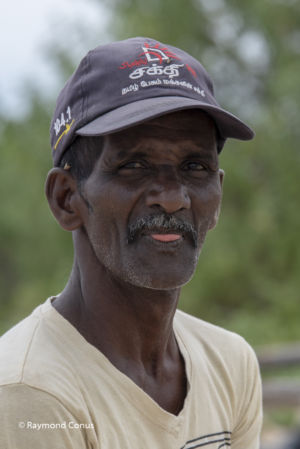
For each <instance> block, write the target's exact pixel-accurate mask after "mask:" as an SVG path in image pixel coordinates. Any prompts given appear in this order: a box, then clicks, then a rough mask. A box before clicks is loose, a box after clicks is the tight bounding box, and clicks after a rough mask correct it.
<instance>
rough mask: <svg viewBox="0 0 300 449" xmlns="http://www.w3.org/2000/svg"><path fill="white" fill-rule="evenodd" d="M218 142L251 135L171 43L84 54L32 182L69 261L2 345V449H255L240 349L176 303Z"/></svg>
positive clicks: (192, 261)
mask: <svg viewBox="0 0 300 449" xmlns="http://www.w3.org/2000/svg"><path fill="white" fill-rule="evenodd" d="M228 137H235V138H239V139H243V140H247V139H251V138H252V137H253V132H252V131H251V130H250V129H249V128H248V127H247V126H246V125H245V124H244V123H242V122H241V121H240V120H239V119H237V118H236V117H234V116H233V115H231V114H230V113H229V112H227V111H224V110H223V109H222V108H221V107H220V106H219V105H218V103H217V102H216V100H215V98H214V93H213V87H212V82H211V80H210V78H209V76H208V74H207V73H206V72H205V70H204V68H203V67H202V66H201V64H200V63H199V62H198V61H196V60H195V59H194V58H192V57H191V56H190V55H188V54H187V53H185V52H183V51H182V50H179V49H177V48H174V47H171V46H169V45H168V46H167V45H164V44H161V43H159V42H157V41H155V40H153V39H148V38H134V39H129V40H126V41H122V42H116V43H113V44H109V45H105V46H100V47H98V48H96V49H95V50H93V51H91V52H90V53H89V54H88V55H87V56H86V57H85V58H84V59H83V60H82V62H81V63H80V65H79V67H78V69H77V70H76V72H75V73H74V74H73V75H72V77H71V78H70V79H69V81H68V82H67V84H66V86H65V87H64V89H63V90H62V92H61V93H60V95H59V98H58V101H57V106H56V111H55V113H54V117H53V121H52V124H51V145H52V150H53V159H54V165H55V167H54V168H53V169H52V170H50V172H49V175H48V179H47V182H46V194H47V198H48V201H49V205H50V208H51V210H52V212H53V214H54V216H55V218H56V219H57V221H58V223H59V224H60V225H61V226H62V228H64V229H66V230H68V231H72V234H73V242H74V265H73V269H72V273H71V276H70V279H69V281H68V283H67V285H66V287H65V289H64V290H63V292H62V293H61V294H60V295H58V296H57V297H54V298H50V299H48V300H47V301H46V302H45V303H44V304H42V305H41V306H39V307H38V308H37V309H36V310H35V311H34V312H33V313H32V314H31V315H30V316H29V317H27V318H26V319H25V320H23V321H22V322H21V323H19V324H18V325H17V326H15V327H14V328H13V329H11V330H10V331H9V332H8V333H6V334H5V335H4V336H3V337H2V339H1V344H0V348H1V349H0V360H1V364H0V366H1V368H0V381H1V385H2V386H1V390H0V391H1V405H2V428H1V434H0V435H1V436H0V442H1V445H0V446H1V448H3V449H4V448H5V449H10V448H14V449H15V448H18V449H21V448H31V449H32V448H33V449H35V448H36V449H43V448H45V449H47V448H55V449H60V448H68V449H71V448H72V449H79V448H80V449H83V448H89V449H92V448H93V449H96V448H97V449H98V448H101V449H104V448H105V449H108V448H110V449H111V448H120V449H121V448H122V449H127V448H128V449H129V448H131V449H132V448H136V449H138V448H139V449H140V448H155V449H160V448H161V449H162V448H164V449H166V448H172V449H175V448H176V449H180V448H184V449H192V448H198V447H207V448H209V449H217V448H223V447H230V446H231V447H232V448H234V449H257V448H258V447H259V433H260V427H261V385H260V376H259V371H258V367H257V362H256V358H255V356H254V353H253V351H252V349H251V348H250V347H249V346H248V344H247V343H246V342H245V341H244V340H243V339H242V338H241V337H239V336H237V335H235V334H233V333H231V332H229V331H225V330H223V329H221V328H218V327H216V326H213V325H211V324H208V323H205V322H203V321H201V320H199V319H196V318H194V317H191V316H189V315H187V314H185V313H183V312H181V311H176V307H177V303H178V299H179V294H180V288H181V286H182V285H183V284H185V283H187V282H188V281H189V279H190V278H191V276H192V275H193V273H194V270H195V267H196V264H197V261H198V257H199V254H200V251H201V248H202V245H203V242H204V239H205V236H206V233H207V231H208V230H210V229H212V228H213V227H214V226H215V225H216V223H217V220H218V216H219V211H220V203H221V193H222V180H223V172H222V170H220V169H219V166H218V153H219V152H220V151H221V149H222V147H223V145H224V142H225V140H226V138H228Z"/></svg>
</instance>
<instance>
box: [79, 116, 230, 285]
mask: <svg viewBox="0 0 300 449" xmlns="http://www.w3.org/2000/svg"><path fill="white" fill-rule="evenodd" d="M221 176H222V175H221V173H220V171H219V168H218V155H217V149H216V137H215V126H214V124H213V122H212V120H211V119H210V118H209V117H208V116H207V115H206V114H205V113H203V112H201V111H194V110H192V111H191V110H190V111H180V112H177V113H173V114H169V115H166V116H164V117H160V118H158V119H155V120H152V121H149V122H147V123H144V124H142V125H139V126H136V127H132V128H130V129H128V130H124V131H121V132H119V133H115V134H111V135H108V136H105V138H104V147H103V151H102V154H101V156H100V158H99V160H98V161H97V163H96V165H95V168H94V170H93V172H92V174H91V175H90V177H89V178H88V179H87V180H86V182H85V183H84V185H83V186H82V196H83V197H84V199H85V201H84V206H83V209H82V210H83V214H82V215H83V216H82V218H83V226H84V228H85V232H86V235H87V238H88V240H89V243H90V245H91V247H92V248H93V251H94V254H95V256H96V259H97V261H98V263H99V264H101V265H103V266H104V267H105V268H106V269H107V270H109V272H110V274H111V275H112V276H113V277H115V278H117V279H119V280H123V281H126V282H129V283H131V284H134V285H136V286H140V287H147V288H152V289H173V288H177V287H180V286H182V285H183V284H185V283H186V282H187V281H188V280H189V279H190V278H191V276H192V275H193V273H194V270H195V268H196V264H197V261H198V257H199V254H200V250H201V248H202V245H203V242H204V239H205V236H206V233H207V231H208V230H209V229H210V228H212V227H214V225H215V224H216V219H217V215H218V211H219V207H220V201H221ZM87 205H88V206H89V207H87Z"/></svg>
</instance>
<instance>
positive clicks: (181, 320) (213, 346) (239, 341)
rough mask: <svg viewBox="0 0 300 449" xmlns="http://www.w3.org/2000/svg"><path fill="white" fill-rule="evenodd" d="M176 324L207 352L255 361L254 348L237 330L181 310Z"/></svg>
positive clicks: (186, 335)
mask: <svg viewBox="0 0 300 449" xmlns="http://www.w3.org/2000/svg"><path fill="white" fill-rule="evenodd" d="M175 326H176V327H177V328H178V330H179V332H181V333H183V335H184V336H185V338H186V339H187V340H188V344H189V345H191V346H192V347H193V348H194V347H195V348H196V347H201V349H202V350H204V351H205V352H206V353H208V354H214V356H217V355H218V357H220V358H222V359H227V360H232V359H233V358H239V359H240V360H241V361H242V360H244V362H246V359H249V358H250V359H252V360H253V361H254V362H255V359H256V356H255V353H254V350H253V349H252V347H251V346H250V345H249V343H248V342H247V341H246V340H245V339H244V338H243V337H242V336H241V335H239V334H237V333H235V332H232V331H230V330H227V329H224V328H222V327H220V326H217V325H215V324H212V323H209V322H207V321H204V320H202V319H200V318H197V317H195V316H192V315H189V314H188V313H185V312H183V311H181V310H177V312H176V318H175Z"/></svg>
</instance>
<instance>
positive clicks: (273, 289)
mask: <svg viewBox="0 0 300 449" xmlns="http://www.w3.org/2000/svg"><path fill="white" fill-rule="evenodd" d="M94 3H95V5H97V4H98V2H97V1H96V0H94ZM102 3H106V8H107V9H108V10H109V11H110V14H109V16H108V24H107V30H108V32H109V33H110V35H111V36H112V38H115V39H119V38H120V39H123V38H126V37H132V36H138V35H143V36H150V37H155V38H156V39H158V40H161V41H162V42H164V43H169V44H172V45H175V46H179V47H181V48H183V49H185V50H187V51H189V52H190V53H191V54H193V55H194V56H195V57H197V58H199V59H200V60H201V61H202V63H203V64H204V66H205V67H206V68H207V70H208V71H209V73H211V74H212V76H213V78H214V80H215V87H216V96H217V98H218V99H219V101H220V103H221V104H222V105H223V106H224V107H227V108H228V109H229V110H231V111H232V112H233V113H236V114H238V115H239V116H240V117H241V118H243V119H244V120H246V121H248V123H249V124H251V125H252V126H253V127H254V128H255V131H256V138H255V139H254V140H253V141H252V142H248V143H243V142H237V141H230V142H228V143H227V144H226V147H225V150H224V152H223V153H222V154H221V166H222V167H223V168H224V169H225V172H226V176H225V182H224V198H223V211H222V214H221V219H220V222H219V225H218V226H217V228H216V229H215V230H214V231H212V232H211V233H210V235H209V236H208V238H207V242H206V245H205V247H204V250H203V252H202V255H201V257H200V262H199V266H198V269H197V273H196V275H195V277H194V279H193V281H192V282H191V283H190V284H188V285H187V286H186V287H184V289H183V294H182V300H181V304H180V305H181V307H182V308H183V309H184V310H186V311H188V312H190V313H193V314H195V315H197V316H199V317H201V318H203V319H206V320H209V321H211V322H213V323H216V324H219V325H221V326H224V327H226V328H229V329H231V330H234V331H237V332H239V333H240V334H242V335H243V336H244V337H246V338H247V339H248V340H249V341H250V342H251V343H253V344H260V343H264V344H265V343H268V342H273V341H284V340H286V341H287V340H297V339H298V340H300V326H299V299H300V298H299V287H300V282H299V273H300V245H299V229H300V208H299V193H300V191H299V190H300V189H299V187H300V186H299V162H300V151H299V150H300V149H299V138H300V126H299V115H300V83H299V73H300V58H299V55H300V3H299V2H296V1H292V0H286V1H283V0H273V1H271V0H264V1H262V0H251V1H250V0H247V1H244V2H238V1H236V0H228V1H227V2H225V1H222V0H209V1H205V0H185V1H182V0H172V1H171V0H164V1H158V0H153V1H152V2H151V3H149V2H146V1H145V0H110V1H109V2H108V1H107V2H102ZM101 31H103V30H101ZM99 43H100V42H99ZM62 53H63V52H62ZM53 58H56V61H57V62H58V63H57V67H58V70H61V68H60V64H61V66H64V67H66V65H64V64H62V61H63V59H62V58H63V54H62V55H59V59H57V58H58V55H57V54H55V56H53ZM67 62H68V67H69V65H70V64H69V62H70V61H67ZM67 72H68V74H69V73H70V69H69V68H68V70H67ZM52 110H53V104H51V105H49V104H45V103H42V102H41V101H39V100H38V97H37V96H36V95H32V108H31V113H30V114H29V115H28V116H26V117H25V118H24V119H23V120H22V121H18V122H14V121H9V122H8V121H5V120H4V119H3V120H2V125H1V129H0V133H1V134H0V137H1V141H0V150H1V158H2V161H1V162H2V163H1V165H0V182H1V189H0V195H1V216H0V267H1V270H0V289H1V299H0V330H1V331H2V332H3V331H4V330H6V329H7V328H9V327H10V326H11V325H12V324H13V323H15V322H17V321H18V320H19V319H20V318H22V317H23V316H25V315H26V314H28V313H30V311H31V310H32V308H33V307H34V306H35V305H37V304H38V303H40V302H42V301H44V300H45V299H46V297H47V296H48V295H51V294H56V293H58V292H59V291H60V290H61V289H62V288H63V286H64V283H65V282H66V280H67V278H68V274H69V271H70V269H71V265H72V241H71V236H70V235H69V234H68V233H66V232H64V231H62V230H61V229H60V228H59V227H58V225H57V224H56V223H55V221H54V219H53V218H52V216H51V214H50V212H49V210H48V206H47V204H46V200H45V197H44V193H43V185H44V181H45V177H46V174H47V171H48V169H49V168H50V167H51V156H50V147H49V143H48V142H49V139H48V129H49V123H50V116H51V112H52ZM4 112H5V111H2V115H3V117H4V115H5V114H4ZM0 114H1V111H0Z"/></svg>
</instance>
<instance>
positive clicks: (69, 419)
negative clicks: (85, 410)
mask: <svg viewBox="0 0 300 449" xmlns="http://www.w3.org/2000/svg"><path fill="white" fill-rule="evenodd" d="M0 417H1V418H0V419H1V432H0V447H1V448H5V449H16V448H18V449H29V448H30V449H53V448H55V449H91V448H92V446H91V445H89V443H88V440H89V439H88V431H89V427H90V426H91V425H92V424H91V423H80V422H78V419H77V418H76V417H75V416H74V415H73V414H72V413H71V412H70V411H69V410H67V408H66V407H65V406H64V405H63V404H62V403H61V402H60V401H59V400H58V399H57V398H56V397H55V396H52V395H51V394H49V393H47V392H45V391H42V390H39V389H36V388H33V387H30V386H27V385H24V384H12V385H6V386H2V387H0Z"/></svg>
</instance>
